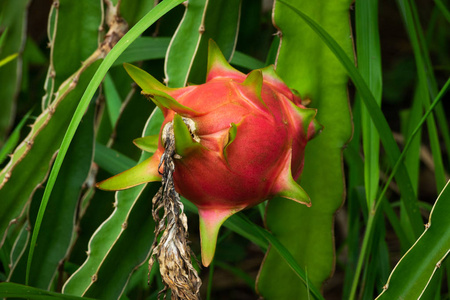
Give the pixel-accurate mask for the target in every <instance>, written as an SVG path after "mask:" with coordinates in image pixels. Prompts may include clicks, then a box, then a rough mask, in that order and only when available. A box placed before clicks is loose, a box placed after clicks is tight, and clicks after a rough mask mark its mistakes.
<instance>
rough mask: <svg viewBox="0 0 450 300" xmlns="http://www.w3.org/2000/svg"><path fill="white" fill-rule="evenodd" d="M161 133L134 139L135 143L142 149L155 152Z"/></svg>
mask: <svg viewBox="0 0 450 300" xmlns="http://www.w3.org/2000/svg"><path fill="white" fill-rule="evenodd" d="M158 141H159V134H155V135H149V136H144V137H141V138H137V139H134V140H133V143H134V144H135V145H136V146H137V147H138V148H139V149H141V150H144V151H146V152H150V153H155V152H156V150H157V149H158Z"/></svg>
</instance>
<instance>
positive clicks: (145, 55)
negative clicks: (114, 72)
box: [113, 1, 170, 66]
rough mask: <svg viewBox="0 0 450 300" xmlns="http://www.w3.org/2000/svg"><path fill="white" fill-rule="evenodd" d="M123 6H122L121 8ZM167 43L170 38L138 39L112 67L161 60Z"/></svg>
mask: <svg viewBox="0 0 450 300" xmlns="http://www.w3.org/2000/svg"><path fill="white" fill-rule="evenodd" d="M122 3H124V1H122ZM123 6H124V4H122V6H121V7H123ZM127 20H128V19H127ZM169 43H170V38H167V37H145V36H143V37H139V38H137V39H136V40H135V41H134V42H133V43H132V44H131V45H130V46H129V47H128V48H127V49H126V50H125V51H124V52H123V53H122V54H121V55H120V56H119V58H117V60H116V61H115V62H114V64H113V66H118V65H121V64H123V63H132V62H137V61H141V60H150V59H163V58H164V57H165V56H166V52H167V48H168V47H169Z"/></svg>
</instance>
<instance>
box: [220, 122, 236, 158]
mask: <svg viewBox="0 0 450 300" xmlns="http://www.w3.org/2000/svg"><path fill="white" fill-rule="evenodd" d="M236 134H237V125H236V124H234V123H231V124H230V130H228V141H227V143H226V145H225V147H223V156H224V157H225V160H226V161H227V162H228V157H227V148H228V146H230V145H231V143H233V141H234V139H235V138H236Z"/></svg>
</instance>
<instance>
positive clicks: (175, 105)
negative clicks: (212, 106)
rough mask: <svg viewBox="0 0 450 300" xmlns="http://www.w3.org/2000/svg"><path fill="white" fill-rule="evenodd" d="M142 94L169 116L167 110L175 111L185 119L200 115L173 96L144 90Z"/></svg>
mask: <svg viewBox="0 0 450 300" xmlns="http://www.w3.org/2000/svg"><path fill="white" fill-rule="evenodd" d="M142 94H143V95H144V96H146V97H147V98H149V99H150V100H152V101H153V102H154V103H155V104H156V105H157V106H158V107H159V108H160V109H161V110H162V111H163V113H164V116H166V114H167V109H170V110H173V111H175V112H177V113H179V114H181V115H182V116H185V117H195V116H198V115H199V113H198V112H196V111H195V110H193V109H191V108H189V107H187V106H184V105H182V104H180V103H179V102H178V101H177V100H175V99H174V98H173V97H172V96H170V95H168V94H166V93H164V92H161V91H158V90H142Z"/></svg>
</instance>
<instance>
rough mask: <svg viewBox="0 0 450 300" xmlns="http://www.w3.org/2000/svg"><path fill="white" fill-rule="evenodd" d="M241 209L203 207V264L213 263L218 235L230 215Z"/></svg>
mask: <svg viewBox="0 0 450 300" xmlns="http://www.w3.org/2000/svg"><path fill="white" fill-rule="evenodd" d="M239 210H241V209H202V208H199V210H198V214H199V216H200V244H201V249H202V264H203V265H204V266H205V267H207V266H209V265H210V264H211V261H212V260H213V258H214V253H215V251H216V244H217V236H218V234H219V229H220V227H221V226H222V224H223V223H224V222H225V221H226V219H228V218H229V217H230V216H232V215H233V214H235V213H236V212H238V211H239Z"/></svg>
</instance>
